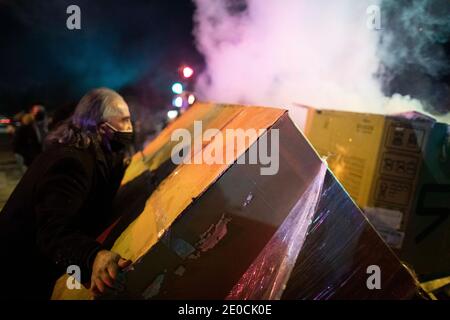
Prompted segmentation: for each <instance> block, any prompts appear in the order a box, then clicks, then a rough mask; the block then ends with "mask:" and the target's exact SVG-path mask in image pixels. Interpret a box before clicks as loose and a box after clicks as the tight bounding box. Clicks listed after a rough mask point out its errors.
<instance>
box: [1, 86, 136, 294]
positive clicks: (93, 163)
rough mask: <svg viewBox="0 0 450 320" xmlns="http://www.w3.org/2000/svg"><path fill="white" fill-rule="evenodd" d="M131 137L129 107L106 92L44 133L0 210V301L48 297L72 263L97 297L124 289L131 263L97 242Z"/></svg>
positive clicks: (99, 91)
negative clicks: (124, 272) (41, 146)
mask: <svg viewBox="0 0 450 320" xmlns="http://www.w3.org/2000/svg"><path fill="white" fill-rule="evenodd" d="M132 136H133V128H132V125H131V121H130V112H129V110H128V106H127V104H126V102H125V101H124V100H123V98H122V97H121V96H120V95H119V94H118V93H116V92H114V91H112V90H109V89H106V88H100V89H95V90H92V91H91V92H89V93H87V94H86V95H85V96H84V97H83V98H82V99H81V100H80V102H79V104H78V105H77V108H76V110H75V112H74V114H73V115H72V117H71V118H69V119H68V120H67V121H65V122H64V123H63V124H61V125H60V126H59V127H58V128H57V129H55V131H53V132H51V133H50V134H49V135H48V137H47V140H46V142H47V145H46V149H45V151H44V152H43V153H42V154H41V155H40V156H38V157H37V158H36V159H35V161H34V162H33V163H32V164H31V166H30V167H29V169H28V171H27V173H26V174H25V175H24V177H23V178H22V180H21V181H20V182H19V184H18V185H17V187H16V189H15V190H14V192H13V193H12V195H11V196H10V198H9V200H8V202H7V203H6V205H5V206H4V208H3V210H2V212H0V250H1V253H2V256H3V258H2V263H1V264H0V276H1V278H0V286H1V288H2V290H0V292H1V293H0V297H2V298H32V299H48V298H49V297H50V296H51V293H52V289H53V286H54V283H55V281H56V280H57V278H58V277H60V276H61V275H62V274H63V273H65V272H66V270H67V267H68V266H70V265H76V266H78V267H79V268H80V269H81V280H82V281H81V282H82V283H83V285H85V286H86V287H90V289H91V291H92V293H93V294H94V295H99V294H101V293H103V292H104V291H105V290H106V289H107V288H111V289H117V288H119V287H120V286H121V284H118V283H117V275H118V273H119V272H120V270H121V269H123V268H126V267H127V266H128V265H129V264H130V263H131V261H129V260H125V259H123V258H121V257H120V256H119V255H118V254H116V253H114V252H111V251H109V250H107V248H105V247H103V246H102V245H101V244H100V243H98V242H97V241H96V240H95V239H96V237H97V236H98V235H99V234H100V233H101V232H102V231H103V230H104V229H105V227H106V226H107V225H108V223H109V222H110V219H111V211H112V210H111V207H112V205H111V204H112V200H113V197H114V196H115V193H116V191H117V189H118V187H119V185H120V181H121V180H122V177H123V174H124V170H125V167H126V164H125V161H124V160H125V154H126V150H127V146H128V145H129V144H131V143H132V141H133V139H132ZM89 282H90V283H89Z"/></svg>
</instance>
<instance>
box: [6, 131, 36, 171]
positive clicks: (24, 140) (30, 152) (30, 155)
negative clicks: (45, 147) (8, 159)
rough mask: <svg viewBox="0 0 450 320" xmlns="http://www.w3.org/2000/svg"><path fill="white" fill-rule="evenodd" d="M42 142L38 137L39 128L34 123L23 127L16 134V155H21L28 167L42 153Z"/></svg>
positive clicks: (14, 147) (14, 145) (14, 146)
mask: <svg viewBox="0 0 450 320" xmlns="http://www.w3.org/2000/svg"><path fill="white" fill-rule="evenodd" d="M41 141H42V139H40V138H39V136H38V128H37V126H36V125H35V124H34V123H31V124H27V125H22V126H20V127H18V128H17V130H16V132H15V133H14V138H13V150H14V153H17V154H20V155H21V156H22V157H23V160H24V163H25V165H26V166H27V167H28V166H29V165H31V163H32V162H33V160H34V159H36V157H37V156H38V155H39V154H40V153H41V152H42V143H41Z"/></svg>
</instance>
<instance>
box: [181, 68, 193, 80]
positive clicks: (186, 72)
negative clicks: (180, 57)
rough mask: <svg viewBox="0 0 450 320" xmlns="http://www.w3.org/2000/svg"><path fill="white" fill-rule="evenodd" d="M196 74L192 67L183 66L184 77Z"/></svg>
mask: <svg viewBox="0 0 450 320" xmlns="http://www.w3.org/2000/svg"><path fill="white" fill-rule="evenodd" d="M193 75H194V70H193V69H192V68H190V67H184V68H183V77H185V78H190V77H192V76H193Z"/></svg>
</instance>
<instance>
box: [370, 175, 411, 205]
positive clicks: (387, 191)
mask: <svg viewBox="0 0 450 320" xmlns="http://www.w3.org/2000/svg"><path fill="white" fill-rule="evenodd" d="M412 187H413V186H412V182H411V181H402V180H391V179H385V178H380V179H379V180H378V181H377V187H376V190H375V199H376V200H377V201H379V202H385V203H390V204H394V205H399V206H406V205H408V204H409V201H410V199H411V191H412Z"/></svg>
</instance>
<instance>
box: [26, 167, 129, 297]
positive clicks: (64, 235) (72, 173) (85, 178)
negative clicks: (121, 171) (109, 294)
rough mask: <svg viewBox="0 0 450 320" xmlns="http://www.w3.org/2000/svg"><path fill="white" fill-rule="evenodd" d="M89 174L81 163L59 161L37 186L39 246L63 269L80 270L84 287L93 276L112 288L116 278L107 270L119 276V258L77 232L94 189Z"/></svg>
mask: <svg viewBox="0 0 450 320" xmlns="http://www.w3.org/2000/svg"><path fill="white" fill-rule="evenodd" d="M88 171H89V168H86V166H83V164H82V162H81V161H79V160H78V159H76V158H63V159H61V160H58V161H56V162H55V163H54V164H53V165H52V166H51V168H50V169H49V171H48V172H47V173H46V174H45V175H44V178H43V179H42V181H41V182H39V183H38V186H37V189H36V201H35V211H36V224H37V230H38V231H37V244H38V247H39V248H40V249H41V251H42V252H43V253H44V254H46V255H47V256H48V257H50V258H51V259H52V260H53V261H54V262H55V263H56V264H57V265H59V266H61V268H63V269H65V268H66V267H67V266H69V265H77V266H79V267H80V269H81V280H82V283H87V282H89V280H91V274H92V278H94V279H95V281H94V282H95V283H97V282H98V283H99V284H98V285H97V286H100V287H104V284H106V285H107V286H110V285H111V284H112V282H113V281H114V278H115V277H111V276H109V274H108V273H105V270H106V271H108V270H109V269H113V270H114V271H115V274H113V275H114V276H116V274H117V270H118V261H119V260H120V256H118V255H117V254H115V253H113V252H110V251H107V250H106V248H104V247H103V246H102V245H101V244H100V243H99V242H97V241H96V240H95V239H93V238H91V237H89V236H87V235H85V234H83V233H81V232H80V231H79V230H78V228H77V226H78V225H79V224H80V216H81V210H82V207H83V205H84V203H85V202H86V200H87V198H88V196H89V192H90V188H91V180H92V177H91V176H92V172H88ZM99 253H101V254H99ZM94 262H95V263H94ZM93 266H94V267H95V270H93ZM93 271H94V273H93ZM111 273H113V272H111ZM100 291H102V290H100Z"/></svg>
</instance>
